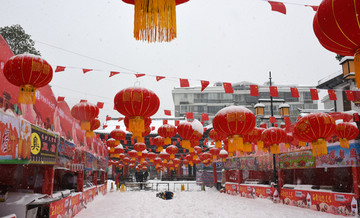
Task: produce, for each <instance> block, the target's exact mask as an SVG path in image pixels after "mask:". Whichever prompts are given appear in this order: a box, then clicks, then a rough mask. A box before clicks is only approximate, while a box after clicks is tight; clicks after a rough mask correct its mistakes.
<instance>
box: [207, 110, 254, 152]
mask: <svg viewBox="0 0 360 218" xmlns="http://www.w3.org/2000/svg"><path fill="white" fill-rule="evenodd" d="M255 124H256V119H255V115H254V114H253V113H252V112H251V111H250V110H249V109H247V108H245V107H242V106H230V107H226V108H223V109H221V110H220V111H218V112H217V113H216V115H215V117H214V119H213V127H214V129H215V131H217V132H218V133H220V134H224V135H226V136H227V137H228V138H229V154H230V156H232V154H233V153H234V152H235V151H236V150H238V151H241V150H243V138H242V136H243V135H245V134H248V133H249V132H251V131H252V130H253V129H254V127H255Z"/></svg>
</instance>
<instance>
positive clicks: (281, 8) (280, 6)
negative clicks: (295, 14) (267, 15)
mask: <svg viewBox="0 0 360 218" xmlns="http://www.w3.org/2000/svg"><path fill="white" fill-rule="evenodd" d="M268 2H269V4H270V5H271V10H272V11H277V12H279V13H282V14H286V7H285V5H284V3H282V2H273V1H268Z"/></svg>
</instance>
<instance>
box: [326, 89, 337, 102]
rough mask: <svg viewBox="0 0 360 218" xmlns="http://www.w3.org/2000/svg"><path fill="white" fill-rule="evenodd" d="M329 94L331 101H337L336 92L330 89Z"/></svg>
mask: <svg viewBox="0 0 360 218" xmlns="http://www.w3.org/2000/svg"><path fill="white" fill-rule="evenodd" d="M328 94H329V99H330V100H331V101H336V100H337V97H336V93H335V90H332V89H328Z"/></svg>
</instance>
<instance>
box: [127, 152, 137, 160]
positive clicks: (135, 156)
mask: <svg viewBox="0 0 360 218" xmlns="http://www.w3.org/2000/svg"><path fill="white" fill-rule="evenodd" d="M128 155H129V157H131V161H135V162H136V158H137V157H138V153H137V152H136V151H134V150H131V151H129V152H128Z"/></svg>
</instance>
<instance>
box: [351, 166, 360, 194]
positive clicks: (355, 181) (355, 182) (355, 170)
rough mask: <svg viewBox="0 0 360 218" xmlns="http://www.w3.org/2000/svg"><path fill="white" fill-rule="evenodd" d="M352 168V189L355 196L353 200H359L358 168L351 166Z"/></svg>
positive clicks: (359, 174)
mask: <svg viewBox="0 0 360 218" xmlns="http://www.w3.org/2000/svg"><path fill="white" fill-rule="evenodd" d="M351 168H352V176H353V187H354V194H355V198H356V199H359V198H360V193H359V186H358V185H359V183H360V181H359V179H360V172H359V170H360V167H356V166H353V167H351Z"/></svg>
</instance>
